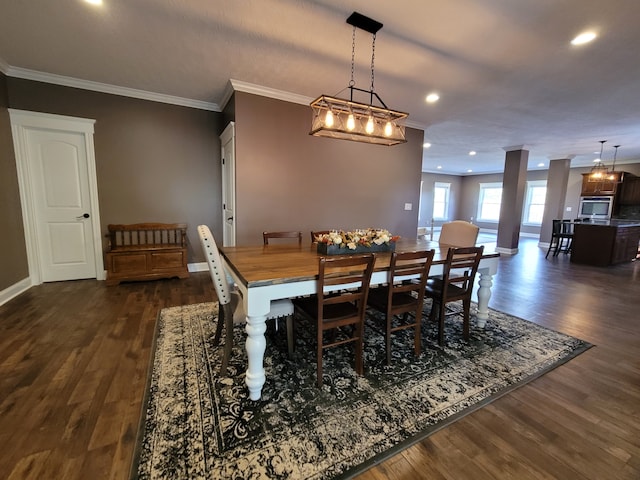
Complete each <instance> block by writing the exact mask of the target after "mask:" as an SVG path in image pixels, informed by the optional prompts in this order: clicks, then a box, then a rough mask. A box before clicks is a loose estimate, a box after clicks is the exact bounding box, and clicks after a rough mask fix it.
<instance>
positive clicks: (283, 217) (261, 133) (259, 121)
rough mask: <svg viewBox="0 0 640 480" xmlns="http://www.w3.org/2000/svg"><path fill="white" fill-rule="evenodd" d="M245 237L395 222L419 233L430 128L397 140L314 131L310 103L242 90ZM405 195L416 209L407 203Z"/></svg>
mask: <svg viewBox="0 0 640 480" xmlns="http://www.w3.org/2000/svg"><path fill="white" fill-rule="evenodd" d="M235 116H236V172H237V173H236V177H237V180H236V197H237V203H236V216H237V220H238V221H237V231H236V232H237V238H236V243H237V244H238V245H243V244H255V243H256V242H260V241H261V240H262V232H263V231H264V230H300V231H303V232H304V234H305V237H304V238H305V240H306V239H307V238H308V235H309V231H310V230H324V229H332V228H336V229H353V228H366V227H376V228H387V229H389V230H390V231H391V232H392V233H393V234H397V235H401V236H403V237H410V238H415V236H416V229H417V225H418V203H419V196H420V195H419V192H420V177H421V164H422V139H423V132H422V130H415V129H407V139H408V141H407V143H405V144H402V145H396V146H393V147H384V146H380V145H369V144H364V143H357V142H349V141H343V140H333V139H327V138H318V137H312V136H310V135H309V134H308V133H309V126H310V122H311V112H310V109H309V107H308V106H306V105H298V104H293V103H288V102H282V101H278V100H274V99H270V98H265V97H260V96H256V95H251V94H247V93H242V92H236V94H235ZM405 203H411V204H412V207H413V208H412V210H410V211H407V210H404V205H405Z"/></svg>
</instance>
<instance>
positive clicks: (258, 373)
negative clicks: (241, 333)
mask: <svg viewBox="0 0 640 480" xmlns="http://www.w3.org/2000/svg"><path fill="white" fill-rule="evenodd" d="M266 319H267V316H266V315H257V316H247V326H246V328H245V330H246V332H247V340H246V349H247V359H248V363H249V364H248V366H247V373H246V378H245V382H246V384H247V387H249V398H250V399H251V400H260V395H261V394H262V387H263V386H264V382H265V380H266V377H265V374H264V351H265V349H266V346H267V341H266V340H265V338H264V332H265V331H266V330H267V325H266V323H265V321H266Z"/></svg>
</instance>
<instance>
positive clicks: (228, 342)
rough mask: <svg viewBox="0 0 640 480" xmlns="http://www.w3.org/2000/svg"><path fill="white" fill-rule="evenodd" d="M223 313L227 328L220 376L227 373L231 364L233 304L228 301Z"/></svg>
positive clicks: (223, 307)
mask: <svg viewBox="0 0 640 480" xmlns="http://www.w3.org/2000/svg"><path fill="white" fill-rule="evenodd" d="M221 313H222V316H223V318H224V328H225V330H226V332H225V339H224V353H223V357H222V366H221V367H220V376H221V377H224V376H226V375H227V365H228V364H229V359H230V358H231V351H232V348H233V312H232V311H231V304H229V303H227V304H226V305H223V306H222V312H221ZM221 320H222V319H221ZM220 323H222V322H220Z"/></svg>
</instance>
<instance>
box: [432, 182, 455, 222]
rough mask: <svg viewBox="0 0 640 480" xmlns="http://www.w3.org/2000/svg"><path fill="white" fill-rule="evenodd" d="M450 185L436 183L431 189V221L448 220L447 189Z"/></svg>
mask: <svg viewBox="0 0 640 480" xmlns="http://www.w3.org/2000/svg"><path fill="white" fill-rule="evenodd" d="M450 187H451V184H450V183H442V182H436V183H435V185H434V187H433V219H434V220H447V219H448V218H449V189H450Z"/></svg>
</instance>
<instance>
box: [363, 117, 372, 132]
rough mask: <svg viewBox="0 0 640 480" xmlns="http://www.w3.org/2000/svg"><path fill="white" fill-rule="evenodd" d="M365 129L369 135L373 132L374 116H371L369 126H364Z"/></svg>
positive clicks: (368, 121)
mask: <svg viewBox="0 0 640 480" xmlns="http://www.w3.org/2000/svg"><path fill="white" fill-rule="evenodd" d="M364 131H365V132H367V133H368V134H369V135H371V134H372V133H373V117H372V116H369V120H367V126H366V127H364Z"/></svg>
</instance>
